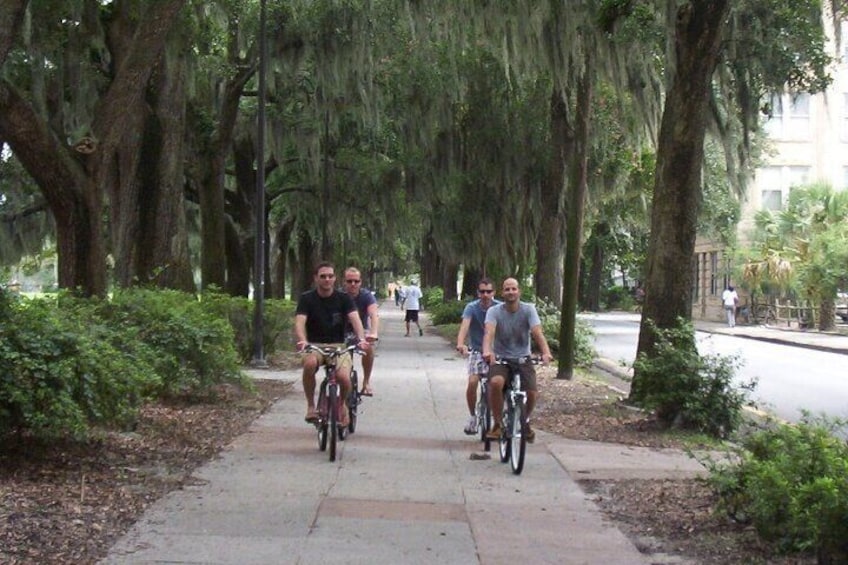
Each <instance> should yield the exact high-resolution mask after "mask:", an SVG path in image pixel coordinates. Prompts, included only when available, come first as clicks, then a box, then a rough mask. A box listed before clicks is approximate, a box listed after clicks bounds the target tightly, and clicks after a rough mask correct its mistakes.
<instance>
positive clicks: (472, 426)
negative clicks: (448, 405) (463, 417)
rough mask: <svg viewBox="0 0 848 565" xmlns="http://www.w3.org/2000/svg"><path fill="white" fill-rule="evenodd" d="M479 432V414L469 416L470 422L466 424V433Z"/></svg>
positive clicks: (469, 434) (468, 434) (470, 434)
mask: <svg viewBox="0 0 848 565" xmlns="http://www.w3.org/2000/svg"><path fill="white" fill-rule="evenodd" d="M476 433H477V416H469V417H468V423H467V424H466V425H465V435H467V436H473V435H474V434H476Z"/></svg>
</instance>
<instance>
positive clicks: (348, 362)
mask: <svg viewBox="0 0 848 565" xmlns="http://www.w3.org/2000/svg"><path fill="white" fill-rule="evenodd" d="M315 345H317V346H318V347H334V348H339V347H346V346H345V345H344V344H343V343H316V344H315ZM312 355H315V356H316V357H317V358H318V366H319V367H320V366H321V365H326V364H327V356H326V355H324V354H323V353H319V352H317V351H313V352H312ZM352 366H353V359H352V358H351V356H350V355H342V356H341V357H336V370H337V371H338V370H339V369H345V368H347V369H350V368H351V367H352Z"/></svg>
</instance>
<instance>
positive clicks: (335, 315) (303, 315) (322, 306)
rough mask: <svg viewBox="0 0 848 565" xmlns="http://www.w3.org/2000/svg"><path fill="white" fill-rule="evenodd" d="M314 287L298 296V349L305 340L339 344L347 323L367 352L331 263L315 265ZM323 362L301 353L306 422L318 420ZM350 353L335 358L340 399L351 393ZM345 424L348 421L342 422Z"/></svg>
mask: <svg viewBox="0 0 848 565" xmlns="http://www.w3.org/2000/svg"><path fill="white" fill-rule="evenodd" d="M313 280H314V283H315V288H313V289H312V290H309V291H306V292H304V293H303V294H301V295H300V299H299V300H298V301H297V309H296V310H295V317H294V335H295V339H296V340H297V350H298V351H301V350H303V348H304V347H306V345H307V344H308V343H313V344H315V345H333V346H336V347H338V346H341V345H344V342H345V326H346V324H350V326H351V327H352V328H353V333H354V334H355V335H356V338H357V339H358V340H359V348H360V349H362V350H363V351H368V342H367V341H366V340H365V328H364V327H362V321H361V320H360V319H359V313H358V312H357V311H356V305H355V304H354V303H353V300H352V299H351V298H350V296H348V295H347V293H345V292H342V291H340V290H336V274H335V267H334V266H333V264H332V263H329V262H326V261H325V262H322V263H319V264H318V267H317V268H316V269H315V274H314V279H313ZM324 363H325V359H324V356H323V355H320V354H318V353H314V352H313V353H308V354H306V355H304V356H303V392H304V394H305V395H306V421H307V422H309V423H313V422H315V421H316V420H317V419H318V412H317V411H316V410H315V374H316V373H317V372H318V368H319V367H320V366H321V365H323V364H324ZM351 366H352V360H351V358H350V356H349V355H345V356H344V357H341V358H339V359H338V362H337V365H336V380H337V381H338V382H339V385H340V387H341V394H342V398H347V396H348V395H349V394H350V368H351ZM341 424H342V425H347V422H344V421H343V422H341Z"/></svg>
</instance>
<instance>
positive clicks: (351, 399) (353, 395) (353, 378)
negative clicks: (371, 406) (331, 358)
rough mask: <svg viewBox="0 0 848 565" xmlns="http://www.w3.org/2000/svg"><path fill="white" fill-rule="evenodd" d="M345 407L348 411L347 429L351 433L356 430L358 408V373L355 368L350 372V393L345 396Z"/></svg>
mask: <svg viewBox="0 0 848 565" xmlns="http://www.w3.org/2000/svg"><path fill="white" fill-rule="evenodd" d="M347 407H348V412H349V413H350V423H349V424H348V426H347V431H348V432H349V433H353V432H355V431H356V416H357V409H358V408H359V375H357V374H356V369H353V370H352V371H351V372H350V394H349V395H348V397H347Z"/></svg>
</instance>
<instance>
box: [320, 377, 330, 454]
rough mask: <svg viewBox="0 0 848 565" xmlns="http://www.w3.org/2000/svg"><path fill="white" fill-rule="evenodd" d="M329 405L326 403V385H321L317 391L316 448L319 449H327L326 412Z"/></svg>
mask: <svg viewBox="0 0 848 565" xmlns="http://www.w3.org/2000/svg"><path fill="white" fill-rule="evenodd" d="M328 408H329V406H328V405H327V387H326V386H322V387H321V390H320V392H319V393H318V414H319V418H320V419H319V421H318V449H319V450H320V451H326V450H327V430H328V428H327V414H328V413H329V410H328Z"/></svg>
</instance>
